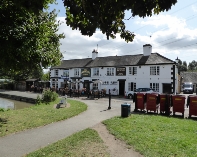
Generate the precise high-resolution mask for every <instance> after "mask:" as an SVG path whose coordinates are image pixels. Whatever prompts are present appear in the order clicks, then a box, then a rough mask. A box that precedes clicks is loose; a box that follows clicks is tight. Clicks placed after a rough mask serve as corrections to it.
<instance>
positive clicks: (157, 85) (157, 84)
mask: <svg viewBox="0 0 197 157" xmlns="http://www.w3.org/2000/svg"><path fill="white" fill-rule="evenodd" d="M150 88H151V89H152V90H153V91H155V92H159V83H150Z"/></svg>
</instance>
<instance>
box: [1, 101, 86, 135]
mask: <svg viewBox="0 0 197 157" xmlns="http://www.w3.org/2000/svg"><path fill="white" fill-rule="evenodd" d="M59 101H60V100H59V99H57V100H56V101H54V102H51V103H50V104H49V105H45V104H41V105H35V106H31V107H30V108H24V109H20V110H10V111H8V112H3V113H2V114H0V120H2V121H3V122H2V123H1V122H0V125H1V127H0V137H1V136H5V135H8V134H11V133H14V132H18V131H22V130H26V129H30V128H35V127H39V126H43V125H47V124H50V123H53V122H56V121H60V120H65V119H67V118H70V117H73V116H76V115H78V114H79V113H81V112H83V111H85V110H87V105H86V104H84V103H82V102H79V101H75V100H69V99H68V103H69V104H70V107H65V108H62V109H61V110H57V109H56V108H55V107H54V105H55V104H57V103H59Z"/></svg>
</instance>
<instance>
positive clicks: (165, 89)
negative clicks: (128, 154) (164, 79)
mask: <svg viewBox="0 0 197 157" xmlns="http://www.w3.org/2000/svg"><path fill="white" fill-rule="evenodd" d="M171 89H172V88H171V84H170V83H163V93H167V94H171V93H172V91H171Z"/></svg>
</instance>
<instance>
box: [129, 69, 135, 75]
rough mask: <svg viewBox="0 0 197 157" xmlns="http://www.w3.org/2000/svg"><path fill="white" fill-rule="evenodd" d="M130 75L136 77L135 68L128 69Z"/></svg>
mask: <svg viewBox="0 0 197 157" xmlns="http://www.w3.org/2000/svg"><path fill="white" fill-rule="evenodd" d="M129 74H130V75H137V67H129Z"/></svg>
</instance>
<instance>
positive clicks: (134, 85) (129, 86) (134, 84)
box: [128, 82, 136, 91]
mask: <svg viewBox="0 0 197 157" xmlns="http://www.w3.org/2000/svg"><path fill="white" fill-rule="evenodd" d="M131 83H133V91H134V90H135V89H136V82H129V83H128V91H131Z"/></svg>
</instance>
